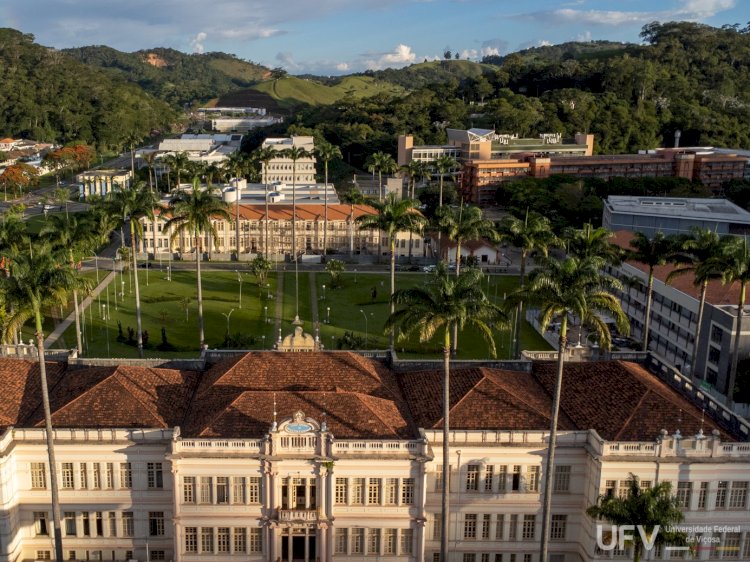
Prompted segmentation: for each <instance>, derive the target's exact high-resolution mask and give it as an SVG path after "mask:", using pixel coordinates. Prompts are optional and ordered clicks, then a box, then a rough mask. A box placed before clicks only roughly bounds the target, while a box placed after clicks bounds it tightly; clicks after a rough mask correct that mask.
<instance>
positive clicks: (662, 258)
mask: <svg viewBox="0 0 750 562" xmlns="http://www.w3.org/2000/svg"><path fill="white" fill-rule="evenodd" d="M630 248H631V249H630V250H629V251H628V252H626V253H627V257H628V259H631V260H635V261H637V262H640V263H642V264H643V265H645V266H647V267H648V284H647V285H646V314H645V316H644V317H643V351H648V335H649V334H648V333H649V328H650V327H651V303H652V300H653V296H654V269H655V268H656V266H658V265H666V263H667V262H668V261H669V260H670V259H672V256H673V255H674V252H675V239H674V238H673V237H670V236H665V235H664V233H662V232H657V233H656V234H654V237H653V238H649V237H648V236H646V235H645V234H643V233H642V232H636V233H635V234H634V235H633V239H632V240H631V241H630Z"/></svg>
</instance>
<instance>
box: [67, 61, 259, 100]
mask: <svg viewBox="0 0 750 562" xmlns="http://www.w3.org/2000/svg"><path fill="white" fill-rule="evenodd" d="M63 52H64V53H66V54H68V55H70V56H71V57H73V58H76V59H78V60H80V61H81V62H84V63H86V64H88V65H90V66H94V67H99V68H103V69H105V70H107V71H108V72H110V73H112V74H114V75H118V76H121V77H123V78H125V79H127V80H129V81H130V82H134V83H136V84H138V85H139V86H141V87H142V88H143V89H144V90H146V91H147V92H149V93H150V94H153V95H154V96H157V97H159V98H161V99H163V100H165V101H167V102H169V103H170V104H172V105H173V106H175V107H182V106H184V105H185V104H193V103H202V102H206V101H208V100H210V99H212V98H216V97H219V96H221V95H223V94H227V93H229V92H233V91H236V90H240V89H242V88H247V87H249V86H251V85H253V84H255V83H256V82H258V81H260V80H262V79H264V78H267V77H268V76H270V74H271V72H270V71H269V70H268V69H267V68H265V67H263V66H260V65H257V64H255V63H252V62H247V61H244V60H242V59H239V58H237V57H235V56H233V55H228V54H225V53H205V54H186V53H182V52H180V51H176V50H174V49H162V48H157V49H151V50H145V51H136V52H135V53H124V52H122V51H118V50H116V49H113V48H111V47H106V46H95V47H80V48H76V49H65V50H64V51H63Z"/></svg>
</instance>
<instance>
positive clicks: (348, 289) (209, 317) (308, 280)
mask: <svg viewBox="0 0 750 562" xmlns="http://www.w3.org/2000/svg"><path fill="white" fill-rule="evenodd" d="M281 276H283V282H284V286H283V301H282V306H281V317H280V319H279V322H278V325H279V326H280V328H281V336H282V337H283V336H286V335H287V334H289V333H291V332H292V331H293V329H294V326H293V325H292V321H293V320H294V317H295V314H296V312H297V311H296V309H297V306H296V303H295V274H294V272H293V271H289V269H287V270H286V271H280V272H278V273H276V272H271V273H270V274H269V277H268V282H267V284H268V286H267V287H259V286H258V284H257V282H256V279H255V278H254V277H253V276H252V275H251V274H250V273H247V272H243V273H242V278H243V283H242V293H243V294H242V308H240V307H239V283H238V279H237V273H235V272H231V271H227V272H218V271H209V272H204V273H203V294H204V303H203V309H204V320H205V332H206V343H207V344H208V346H209V347H211V348H216V347H221V345H222V342H223V340H224V335H225V333H226V331H227V318H226V315H229V314H230V311H231V316H230V317H229V329H230V332H231V333H232V334H235V333H237V332H240V333H242V334H244V335H246V336H252V337H254V342H253V343H251V344H249V345H247V346H246V348H251V349H263V348H266V349H269V348H270V347H271V346H272V345H273V343H274V342H275V341H276V339H277V338H278V337H279V331H278V329H277V318H276V316H277V315H276V306H277V305H276V292H277V277H278V278H279V279H280V278H281ZM165 277H166V275H165V273H164V272H162V271H159V270H158V269H151V270H150V271H149V283H148V286H147V285H146V272H145V270H144V269H139V279H140V287H141V303H142V316H143V329H144V330H145V331H147V332H148V335H149V339H148V344H149V345H148V347H149V349H147V351H146V356H147V357H178V356H192V357H194V356H196V355H197V353H198V328H197V302H196V283H195V273H194V272H193V271H178V272H173V273H172V280H171V281H167V280H166V278H165ZM430 277H431V276H429V275H427V274H424V273H401V272H399V273H398V274H397V279H396V283H397V289H402V288H407V287H414V286H418V285H420V284H422V283H426V282H428V281H429V279H430ZM342 278H343V281H344V283H343V287H340V288H337V289H332V288H331V278H330V275H329V274H328V273H325V272H315V273H310V272H308V271H303V272H300V273H299V316H300V320H301V321H302V322H303V329H304V330H305V332H308V333H315V326H314V325H313V319H314V316H315V314H314V313H315V312H316V313H317V320H318V330H319V336H320V339H321V341H322V343H323V345H324V346H325V347H326V348H327V349H331V348H333V349H337V348H338V346H339V342H340V340H341V339H342V337H344V335H345V333H346V332H350V333H351V334H352V335H354V336H355V337H359V338H361V342H362V343H363V344H364V347H366V348H369V349H386V348H387V347H388V337H387V336H386V335H385V334H384V333H383V327H384V325H385V321H386V318H387V317H388V314H389V304H388V293H389V276H388V274H387V273H381V272H378V273H363V272H358V273H355V272H345V273H343V274H342ZM123 282H124V283H123ZM313 284H314V287H315V293H316V297H317V298H316V299H315V300H314V301H313V299H312V297H311V288H312V286H313ZM516 284H517V279H516V278H515V277H511V276H490V277H489V278H487V286H486V287H485V289H486V290H487V292H488V295H489V297H490V299H492V300H493V301H496V302H498V303H499V302H501V301H502V298H503V294H504V293H506V292H509V291H511V290H513V289H514V288H515V286H516ZM323 285H325V286H326V288H325V290H324V289H323ZM115 289H117V295H115ZM123 291H124V294H123V295H122V296H121V293H123ZM107 295H108V296H109V303H108V302H107ZM115 298H116V300H117V303H116V306H115ZM185 299H190V302H189V303H187V305H186V302H185ZM107 309H108V310H109V313H108V314H106V316H107V317H108V318H107V319H105V318H104V316H105V314H104V311H105V310H107ZM329 309H330V310H329ZM118 320H119V322H120V323H121V326H122V331H123V335H124V336H125V337H127V334H128V328H129V327H130V328H132V329H133V330H135V326H136V323H135V298H134V295H133V292H132V289H131V283H130V279H129V277H128V272H125V273H124V274H122V275H121V274H119V273H118V275H117V279H116V280H115V281H113V282H112V283H111V284H110V286H109V290H108V291H104V292H102V294H101V295H100V297H99V298H98V299H97V301H95V303H94V305H93V307H92V308H91V309H90V310H87V311H86V321H85V324H86V326H85V330H86V338H85V340H86V344H87V352H86V353H85V355H87V356H92V357H94V356H112V357H136V356H137V349H136V348H135V347H134V346H132V345H127V344H126V343H122V342H118V341H117V337H118V333H119V330H118ZM266 320H267V321H266ZM162 327H163V328H165V329H166V333H167V340H168V342H169V343H170V344H172V345H173V346H175V347H176V349H175V350H173V351H164V350H158V349H156V346H157V345H158V344H159V343H160V342H161V329H162ZM263 336H265V338H263ZM64 339H65V344H66V345H67V346H68V347H70V346H71V342H74V341H75V333H74V329H73V327H71V328H70V329H69V330H67V331H66V332H65V334H64ZM510 340H511V334H510V331H509V330H497V331H496V333H495V342H496V346H497V356H498V357H499V358H508V357H510V349H511V341H510ZM55 347H57V346H55ZM521 347H522V349H534V350H542V349H549V345H548V344H547V342H546V341H544V339H543V338H542V337H541V336H540V335H539V334H538V333H537V332H536V331H535V330H534V329H533V328H532V327H531V326H530V325H528V324H527V323H526V322H523V326H522V330H521ZM396 350H397V352H398V354H399V356H404V357H411V358H416V357H435V356H439V354H440V344H439V342H437V341H434V342H426V343H420V342H419V341H417V339H416V337H412V338H409V339H407V340H404V341H397V342H396ZM488 357H489V352H488V348H487V345H486V343H485V342H484V340H483V339H482V338H481V337H480V335H479V334H478V333H477V332H476V331H475V330H472V329H467V330H465V331H464V332H462V333H460V334H459V353H458V358H461V359H485V358H488Z"/></svg>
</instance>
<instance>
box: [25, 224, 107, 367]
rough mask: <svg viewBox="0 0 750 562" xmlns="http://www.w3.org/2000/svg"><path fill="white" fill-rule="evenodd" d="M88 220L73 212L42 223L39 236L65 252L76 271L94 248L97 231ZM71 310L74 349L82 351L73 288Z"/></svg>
mask: <svg viewBox="0 0 750 562" xmlns="http://www.w3.org/2000/svg"><path fill="white" fill-rule="evenodd" d="M92 226H93V225H92V224H91V222H90V221H88V220H79V218H78V217H77V216H76V215H75V214H74V215H73V216H71V217H63V216H61V215H53V216H52V217H51V220H50V222H48V223H46V224H44V226H42V228H41V229H40V231H39V236H40V237H42V238H45V239H47V240H48V241H49V243H50V245H51V246H52V247H53V248H54V249H55V250H59V251H60V252H64V253H65V254H67V258H68V265H69V266H70V268H71V270H72V271H74V272H75V271H77V269H76V265H77V264H78V263H79V262H80V261H81V260H82V259H83V258H84V257H85V256H86V255H87V254H88V253H89V252H90V251H92V250H93V249H94V247H95V246H96V242H97V238H98V237H97V232H96V230H95V229H94V228H92ZM73 312H74V315H75V326H76V349H77V350H78V353H79V354H81V353H83V342H82V341H81V312H80V309H79V304H78V289H77V288H73Z"/></svg>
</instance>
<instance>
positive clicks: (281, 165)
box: [262, 136, 315, 185]
mask: <svg viewBox="0 0 750 562" xmlns="http://www.w3.org/2000/svg"><path fill="white" fill-rule="evenodd" d="M262 146H263V147H268V146H270V147H271V148H273V149H274V150H276V151H278V152H279V155H278V156H277V157H276V158H274V159H273V160H271V161H270V162H269V163H268V169H267V170H266V169H264V171H263V181H264V182H268V183H274V182H280V183H287V184H290V185H291V184H292V183H296V184H297V185H300V184H310V183H315V156H314V155H313V151H314V150H315V141H314V139H313V137H296V136H292V137H288V138H267V139H266V140H264V141H263V144H262ZM292 147H297V148H302V149H304V150H306V151H307V152H309V153H310V156H307V157H304V158H300V159H299V160H297V161H296V162H294V161H292V159H291V158H288V157H287V156H286V155H284V154H283V151H284V150H287V149H289V148H292Z"/></svg>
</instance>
